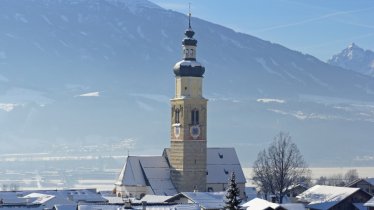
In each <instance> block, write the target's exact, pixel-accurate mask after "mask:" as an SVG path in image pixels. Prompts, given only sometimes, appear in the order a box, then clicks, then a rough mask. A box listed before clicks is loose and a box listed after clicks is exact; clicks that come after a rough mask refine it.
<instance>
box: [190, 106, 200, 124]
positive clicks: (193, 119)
mask: <svg viewBox="0 0 374 210" xmlns="http://www.w3.org/2000/svg"><path fill="white" fill-rule="evenodd" d="M191 124H192V125H197V124H199V110H197V109H193V110H192V111H191Z"/></svg>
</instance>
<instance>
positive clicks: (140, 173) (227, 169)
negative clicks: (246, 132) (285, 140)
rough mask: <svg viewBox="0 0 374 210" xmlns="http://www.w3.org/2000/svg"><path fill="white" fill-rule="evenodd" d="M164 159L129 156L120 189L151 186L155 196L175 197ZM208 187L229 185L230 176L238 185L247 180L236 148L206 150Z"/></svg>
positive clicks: (121, 178)
mask: <svg viewBox="0 0 374 210" xmlns="http://www.w3.org/2000/svg"><path fill="white" fill-rule="evenodd" d="M164 154H165V156H129V157H127V160H126V163H125V165H124V166H123V168H122V171H121V173H120V175H119V177H118V180H117V182H116V183H115V184H116V185H117V186H144V187H145V186H149V187H150V188H151V189H152V191H153V193H154V194H156V195H175V194H177V190H176V189H175V187H174V185H173V183H172V182H171V178H170V168H169V164H168V161H167V154H168V151H167V149H166V152H165V153H164ZM207 172H208V173H207V184H217V183H219V184H226V183H227V182H228V178H229V175H230V173H231V172H235V175H236V181H237V183H245V182H246V180H245V177H244V173H243V170H242V167H241V165H240V162H239V159H238V157H237V155H236V152H235V149H234V148H208V149H207Z"/></svg>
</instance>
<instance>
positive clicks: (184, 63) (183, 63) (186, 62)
mask: <svg viewBox="0 0 374 210" xmlns="http://www.w3.org/2000/svg"><path fill="white" fill-rule="evenodd" d="M179 66H191V67H196V66H202V65H201V64H200V63H199V62H197V61H190V60H182V61H179V62H178V63H176V64H175V66H174V68H178V67H179Z"/></svg>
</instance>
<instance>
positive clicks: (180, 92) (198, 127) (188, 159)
mask: <svg viewBox="0 0 374 210" xmlns="http://www.w3.org/2000/svg"><path fill="white" fill-rule="evenodd" d="M184 34H185V38H184V39H183V41H182V50H183V60H182V61H180V62H178V63H176V64H175V66H174V74H175V96H174V98H173V99H171V147H170V154H169V163H170V168H171V171H170V173H171V180H172V182H173V184H174V185H175V187H176V189H177V191H179V192H192V191H194V190H198V191H206V180H207V136H206V134H207V99H205V98H204V97H203V95H202V86H203V84H202V83H203V74H204V72H205V68H204V67H203V66H202V65H201V64H200V63H199V62H197V61H196V46H197V40H196V39H194V38H193V36H194V34H195V32H194V31H193V30H192V28H191V14H189V27H188V29H187V30H186V31H185V33H184Z"/></svg>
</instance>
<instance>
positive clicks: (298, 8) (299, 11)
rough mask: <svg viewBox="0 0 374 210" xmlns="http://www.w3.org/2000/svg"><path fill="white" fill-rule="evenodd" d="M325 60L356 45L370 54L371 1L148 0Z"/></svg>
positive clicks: (373, 31) (373, 44)
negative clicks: (189, 4) (189, 9)
mask: <svg viewBox="0 0 374 210" xmlns="http://www.w3.org/2000/svg"><path fill="white" fill-rule="evenodd" d="M150 1H152V2H154V3H156V4H158V5H160V6H162V7H164V8H166V9H172V10H176V11H179V12H182V13H185V14H187V13H188V3H189V2H191V8H192V15H193V16H195V17H198V18H201V19H205V20H208V21H210V22H214V23H217V24H220V25H224V26H227V27H229V28H232V29H234V30H235V31H239V32H244V33H247V34H250V35H253V36H256V37H259V38H261V39H264V40H268V41H271V42H275V43H279V44H282V45H284V46H286V47H288V48H290V49H293V50H297V51H301V52H303V53H308V54H311V55H313V56H316V57H317V58H319V59H321V60H324V61H326V60H327V59H328V58H330V57H331V55H333V54H336V53H337V52H340V51H341V50H342V49H344V48H345V47H347V46H348V45H349V44H350V43H352V42H354V43H356V44H357V45H359V46H361V47H362V48H364V49H371V50H374V0H225V1H223V0H150Z"/></svg>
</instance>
